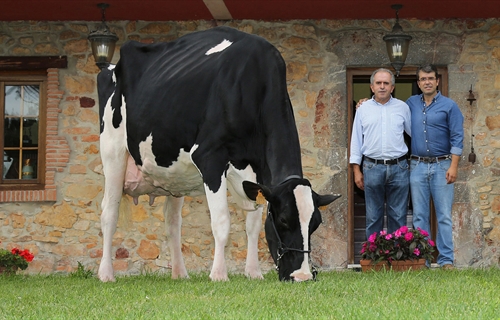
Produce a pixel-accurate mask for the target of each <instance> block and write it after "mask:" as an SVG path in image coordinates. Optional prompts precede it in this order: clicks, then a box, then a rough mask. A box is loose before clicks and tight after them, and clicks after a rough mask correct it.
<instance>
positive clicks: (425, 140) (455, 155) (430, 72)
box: [406, 65, 464, 269]
mask: <svg viewBox="0 0 500 320" xmlns="http://www.w3.org/2000/svg"><path fill="white" fill-rule="evenodd" d="M417 83H418V86H419V88H420V90H422V94H420V95H415V96H412V97H410V98H409V99H408V100H407V101H406V103H407V104H408V106H409V107H410V110H411V132H412V135H411V157H410V160H411V162H410V192H411V198H412V204H413V227H414V228H421V229H423V230H426V231H429V230H430V222H429V220H430V204H429V203H430V199H431V197H432V200H433V202H434V207H435V209H436V218H437V222H438V231H437V237H436V245H437V249H438V250H439V255H438V259H437V263H438V264H439V265H440V266H441V267H442V268H443V269H453V268H454V267H453V262H454V253H453V232H452V218H451V209H452V205H453V196H454V182H455V180H456V179H457V171H458V161H459V160H460V156H461V154H462V149H463V140H464V130H463V121H464V117H463V115H462V113H461V111H460V109H459V107H458V105H457V104H456V103H455V101H453V100H451V99H450V98H447V97H445V96H443V95H441V92H439V91H438V90H437V87H438V84H439V78H438V72H437V68H436V67H435V66H432V65H425V66H423V67H420V68H418V69H417Z"/></svg>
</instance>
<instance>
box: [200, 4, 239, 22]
mask: <svg viewBox="0 0 500 320" xmlns="http://www.w3.org/2000/svg"><path fill="white" fill-rule="evenodd" d="M203 2H204V3H205V5H206V6H207V8H208V10H209V11H210V13H211V14H212V17H214V19H215V20H232V19H233V17H232V16H231V13H230V12H229V10H228V9H227V7H226V4H225V3H224V0H203Z"/></svg>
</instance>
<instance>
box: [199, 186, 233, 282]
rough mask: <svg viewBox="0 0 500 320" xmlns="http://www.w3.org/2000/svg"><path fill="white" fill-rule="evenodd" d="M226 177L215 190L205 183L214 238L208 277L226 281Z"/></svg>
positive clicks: (228, 218) (227, 226)
mask: <svg viewBox="0 0 500 320" xmlns="http://www.w3.org/2000/svg"><path fill="white" fill-rule="evenodd" d="M226 181H227V180H226V178H225V177H222V182H221V186H220V188H219V190H218V191H217V192H215V193H214V192H212V191H211V190H210V189H209V188H208V186H207V185H205V192H206V195H207V202H208V208H209V210H210V218H211V224H212V233H213V235H214V239H215V253H214V264H213V266H212V271H211V272H210V279H212V280H213V281H227V280H229V279H228V277H227V269H226V260H225V257H224V248H225V247H226V244H227V240H228V238H229V228H230V226H231V219H230V216H229V209H228V206H227V191H226V190H227V189H226V188H227V182H226Z"/></svg>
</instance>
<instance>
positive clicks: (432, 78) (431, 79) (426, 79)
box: [418, 77, 436, 82]
mask: <svg viewBox="0 0 500 320" xmlns="http://www.w3.org/2000/svg"><path fill="white" fill-rule="evenodd" d="M434 80H436V78H434V77H428V78H425V77H424V78H420V79H418V81H420V82H426V81H431V82H432V81H434Z"/></svg>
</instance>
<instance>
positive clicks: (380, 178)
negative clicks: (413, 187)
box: [363, 160, 410, 239]
mask: <svg viewBox="0 0 500 320" xmlns="http://www.w3.org/2000/svg"><path fill="white" fill-rule="evenodd" d="M363 176H364V177H363V179H364V185H365V205H366V238H367V239H368V237H369V236H370V235H371V234H373V233H374V232H379V231H381V230H383V229H384V212H385V211H386V212H387V232H388V233H391V232H394V231H396V230H397V229H399V228H400V227H402V226H406V215H407V212H408V195H409V183H410V179H409V170H408V161H407V160H403V161H399V162H398V163H397V164H392V165H385V164H375V163H373V162H370V161H363ZM384 204H385V208H384ZM384 209H385V210H384Z"/></svg>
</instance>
